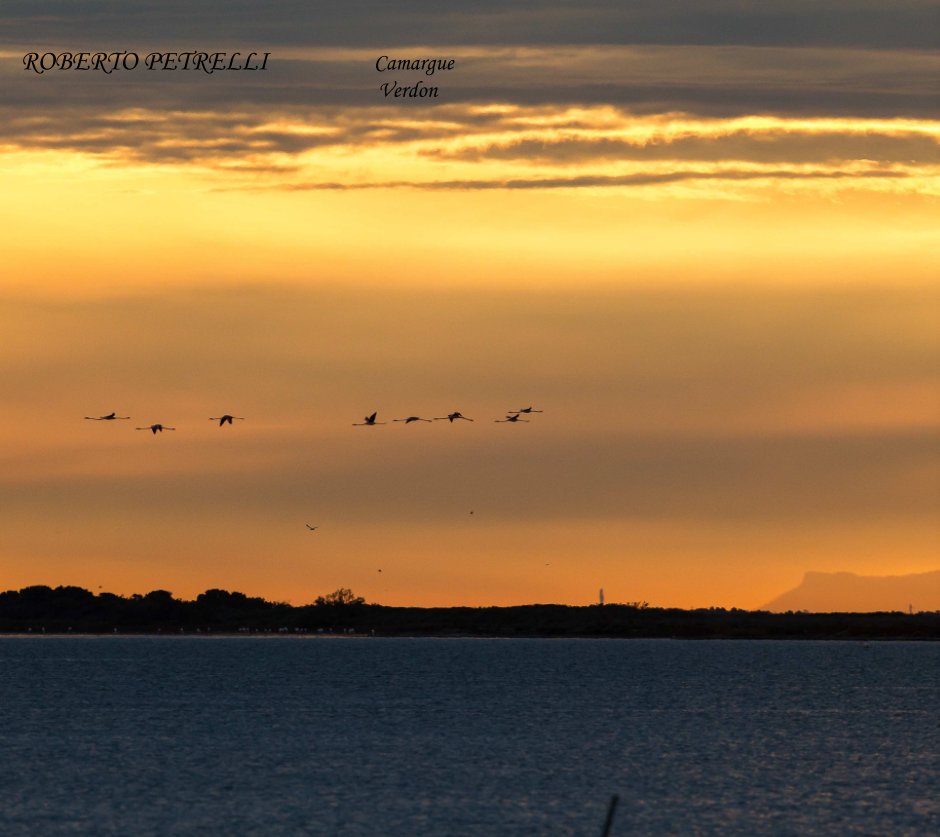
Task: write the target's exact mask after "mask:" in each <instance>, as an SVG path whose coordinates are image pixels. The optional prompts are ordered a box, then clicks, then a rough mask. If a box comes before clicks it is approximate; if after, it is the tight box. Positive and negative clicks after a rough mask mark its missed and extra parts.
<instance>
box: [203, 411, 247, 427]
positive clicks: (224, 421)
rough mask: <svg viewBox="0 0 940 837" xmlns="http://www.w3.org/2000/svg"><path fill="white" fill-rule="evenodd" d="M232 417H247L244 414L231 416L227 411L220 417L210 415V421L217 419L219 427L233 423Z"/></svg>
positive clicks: (240, 418) (240, 419)
mask: <svg viewBox="0 0 940 837" xmlns="http://www.w3.org/2000/svg"><path fill="white" fill-rule="evenodd" d="M232 419H238V420H239V421H244V420H245V417H244V416H230V415H229V414H228V413H226V414H225V415H224V416H219V417H218V418H211V417H210V418H209V421H217V422H218V423H219V427H221V426H222V425H223V424H231V423H232Z"/></svg>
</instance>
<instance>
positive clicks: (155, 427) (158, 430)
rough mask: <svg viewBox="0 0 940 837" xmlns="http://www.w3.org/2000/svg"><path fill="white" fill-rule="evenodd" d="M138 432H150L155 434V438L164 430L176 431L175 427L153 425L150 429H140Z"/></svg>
mask: <svg viewBox="0 0 940 837" xmlns="http://www.w3.org/2000/svg"><path fill="white" fill-rule="evenodd" d="M136 429H137V430H149V431H151V432H152V433H153V435H154V436H156V435H157V433H162V432H163V431H164V430H176V428H175V427H167V426H165V425H163V424H151V425H150V426H149V427H138V428H136Z"/></svg>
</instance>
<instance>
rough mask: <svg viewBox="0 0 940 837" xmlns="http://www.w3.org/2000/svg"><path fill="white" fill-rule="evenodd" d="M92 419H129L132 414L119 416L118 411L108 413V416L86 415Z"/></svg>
mask: <svg viewBox="0 0 940 837" xmlns="http://www.w3.org/2000/svg"><path fill="white" fill-rule="evenodd" d="M85 418H86V419H89V420H90V421H115V420H116V419H129V418H130V416H119V415H117V414H116V413H108V414H107V415H106V416H85Z"/></svg>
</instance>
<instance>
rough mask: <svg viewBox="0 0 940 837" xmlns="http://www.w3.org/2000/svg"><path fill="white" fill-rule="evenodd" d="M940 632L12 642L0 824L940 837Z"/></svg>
mask: <svg viewBox="0 0 940 837" xmlns="http://www.w3.org/2000/svg"><path fill="white" fill-rule="evenodd" d="M938 698H940V644H937V643H904V642H897V643H870V644H867V643H858V642H773V641H676V640H595V639H590V640H567V639H565V640H561V639H558V640H552V639H531V640H530V639H493V640H488V639H382V638H370V639H364V638H356V639H353V638H325V637H290V638H286V637H270V638H247V637H245V638H241V637H239V638H234V637H231V638H208V637H202V638H197V637H100V638H92V637H33V638H23V637H3V638H0V720H2V725H0V753H2V776H0V831H2V832H3V834H5V835H21V834H22V835H40V834H41V835H64V834H122V835H127V834H134V835H158V834H159V835H168V834H200V835H212V834H219V835H221V834H258V835H262V834H298V835H300V834H326V835H333V834H336V835H345V834H348V835H366V834H369V835H420V834H428V835H448V834H453V835H477V834H479V835H501V834H506V835H516V834H546V835H549V834H551V835H555V834H558V835H564V834H577V835H581V834H585V835H594V834H599V833H600V829H601V826H602V824H603V821H604V815H605V812H606V807H607V803H608V800H609V798H610V796H611V794H614V793H616V794H619V796H620V805H619V807H618V810H617V815H616V818H615V823H614V830H613V834H614V835H618V834H680V833H682V834H686V833H692V834H806V833H815V834H834V835H835V834H840V835H841V834H851V833H858V834H885V835H888V834H890V835H899V834H911V835H913V834H925V835H926V834H936V833H940V801H938V796H940V795H938V794H937V780H938V776H940V709H938V704H940V699H938Z"/></svg>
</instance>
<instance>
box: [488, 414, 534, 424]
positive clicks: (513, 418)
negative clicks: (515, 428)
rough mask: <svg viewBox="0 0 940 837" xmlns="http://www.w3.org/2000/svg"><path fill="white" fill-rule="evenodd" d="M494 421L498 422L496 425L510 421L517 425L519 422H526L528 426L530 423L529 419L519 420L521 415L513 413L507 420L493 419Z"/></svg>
mask: <svg viewBox="0 0 940 837" xmlns="http://www.w3.org/2000/svg"><path fill="white" fill-rule="evenodd" d="M493 421H494V422H496V424H500V423H504V422H507V421H510V422H512V423H513V424H515V423H516V422H517V421H524V422H525V423H526V424H528V423H529V420H528V419H524V418H519V414H518V413H511V414H510V415H508V416H506V418H504V419H493Z"/></svg>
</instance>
